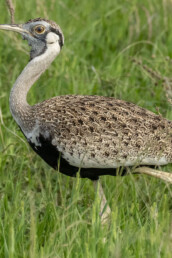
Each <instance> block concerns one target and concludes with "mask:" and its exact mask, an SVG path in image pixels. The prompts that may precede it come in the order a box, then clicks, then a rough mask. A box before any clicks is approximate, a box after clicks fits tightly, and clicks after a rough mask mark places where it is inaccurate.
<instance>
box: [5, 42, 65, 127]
mask: <svg viewBox="0 0 172 258" xmlns="http://www.w3.org/2000/svg"><path fill="white" fill-rule="evenodd" d="M54 45H55V44H54ZM59 52H60V49H59V47H58V46H57V45H56V46H49V47H48V48H47V49H46V51H45V52H44V54H42V55H40V56H37V57H35V58H34V59H33V60H31V61H30V62H29V63H28V64H27V66H26V67H25V68H24V70H23V71H22V73H21V74H20V75H19V77H18V78H17V80H16V82H15V83H14V85H13V88H12V90H11V93H10V110H11V113H12V115H13V117H14V119H15V120H16V122H17V124H18V125H19V126H20V127H21V128H22V127H23V126H24V119H25V113H27V114H28V113H29V112H30V111H31V106H30V105H29V104H28V103H27V93H28V91H29V89H30V88H31V86H32V85H33V84H34V83H35V81H36V80H37V79H38V78H39V77H40V76H41V74H42V73H43V72H44V71H45V70H46V69H47V68H48V67H49V65H50V64H51V62H52V61H53V60H54V58H55V57H56V56H57V55H58V53H59Z"/></svg>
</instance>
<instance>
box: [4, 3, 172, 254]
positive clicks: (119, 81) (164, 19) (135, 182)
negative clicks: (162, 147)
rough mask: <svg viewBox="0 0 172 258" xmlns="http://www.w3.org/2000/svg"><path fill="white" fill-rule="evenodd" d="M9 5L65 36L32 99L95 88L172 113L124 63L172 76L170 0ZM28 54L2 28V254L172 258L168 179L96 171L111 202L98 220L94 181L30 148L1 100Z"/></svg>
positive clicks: (161, 95) (153, 87) (155, 86)
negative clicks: (52, 164)
mask: <svg viewBox="0 0 172 258" xmlns="http://www.w3.org/2000/svg"><path fill="white" fill-rule="evenodd" d="M15 7H16V14H15V17H16V23H17V22H19V23H21V22H25V21H27V20H29V19H31V18H35V17H40V16H41V17H46V18H49V19H52V20H55V21H56V22H58V23H59V24H60V26H61V27H62V29H63V32H64V35H65V46H64V48H63V51H62V53H61V54H60V56H59V57H58V58H57V59H56V60H55V62H54V63H53V65H52V66H51V67H50V68H49V70H48V71H46V72H45V74H44V75H43V76H42V77H41V78H40V80H39V81H38V82H37V83H36V85H35V86H34V87H33V88H32V90H31V91H30V93H29V97H28V100H29V103H30V104H34V103H36V102H39V101H42V100H43V99H47V98H50V97H52V96H55V95H62V94H88V95H92V94H97V95H106V96H114V97H116V98H120V99H124V100H127V101H130V102H133V103H136V104H138V105H140V106H142V107H145V108H147V109H149V110H151V111H153V112H155V113H157V107H158V108H159V112H160V113H161V114H162V115H163V116H165V117H167V118H168V119H172V112H171V107H170V105H169V104H168V102H167V99H166V96H165V92H164V89H163V85H162V82H161V81H159V82H156V81H155V80H153V79H152V78H151V77H150V76H149V75H148V74H147V73H146V72H145V71H144V70H143V69H142V68H141V67H138V66H137V65H136V64H134V63H133V62H132V58H133V57H135V58H137V59H141V60H142V61H143V63H144V64H147V65H148V66H149V67H151V68H152V69H154V70H155V71H158V72H159V73H160V74H162V75H163V76H167V77H171V74H172V60H171V57H172V15H171V13H172V4H171V1H170V0H164V1H160V0H152V1H150V0H130V1H129V0H128V1H127V0H125V1H119V0H106V1H99V0H94V1H79V0H75V1H72V0H65V1H55V0H47V1H45V0H38V1H34V0H29V1H25V3H24V4H23V3H22V1H19V0H16V1H15ZM0 14H1V15H0V23H9V21H10V17H9V14H8V11H7V8H6V5H5V1H1V4H0ZM28 51H29V48H28V46H27V44H26V42H23V41H22V40H21V37H20V36H19V35H16V34H14V33H12V32H2V31H0V114H1V115H0V119H1V120H0V257H10V258H12V257H22V258H23V257H36V258H37V257H70V258H71V257H75V258H76V257H83V258H85V257H88V258H95V257H99V258H100V257H103V258H104V257H125V258H126V257H127V258H129V257H139V258H140V257H164V258H168V257H169V258H170V257H171V253H172V188H171V186H170V185H168V184H165V183H164V182H161V181H160V180H158V179H154V178H150V177H148V176H142V175H135V176H132V175H131V176H127V177H124V178H121V177H116V178H115V177H108V176H106V177H103V178H101V182H102V184H103V187H104V191H105V194H106V197H107V200H108V202H109V205H110V207H111V209H112V216H111V220H110V221H109V224H108V225H106V226H101V223H100V219H99V215H98V211H99V202H98V199H97V198H96V196H95V193H94V190H93V186H92V182H91V181H90V180H87V179H79V178H76V179H72V178H68V177H66V176H64V175H61V174H60V173H58V172H56V171H53V170H52V169H51V168H49V167H48V166H47V165H46V164H45V163H44V162H43V161H42V160H41V159H40V158H39V157H38V156H36V154H35V153H33V151H32V150H31V149H30V148H29V147H28V145H27V143H26V141H25V139H24V137H23V135H22V134H21V132H20V131H19V129H18V127H17V125H16V124H15V122H14V121H13V119H12V117H11V114H10V111H9V104H8V98H9V92H10V88H11V87H12V84H13V83H14V81H15V79H16V78H17V76H18V74H19V73H20V72H21V70H22V69H23V67H24V66H25V65H26V63H27V62H28V55H26V54H27V53H28ZM166 57H169V58H166ZM161 169H163V170H165V171H171V170H172V166H171V165H168V166H165V167H163V168H161Z"/></svg>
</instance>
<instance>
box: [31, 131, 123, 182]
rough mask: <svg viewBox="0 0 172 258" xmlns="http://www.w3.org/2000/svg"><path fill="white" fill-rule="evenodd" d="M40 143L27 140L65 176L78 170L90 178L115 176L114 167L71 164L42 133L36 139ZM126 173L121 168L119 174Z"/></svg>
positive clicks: (48, 162)
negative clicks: (103, 167) (83, 166)
mask: <svg viewBox="0 0 172 258" xmlns="http://www.w3.org/2000/svg"><path fill="white" fill-rule="evenodd" d="M37 140H38V142H39V143H40V146H36V145H35V144H33V143H32V142H31V141H29V140H28V142H29V144H30V146H31V147H32V149H33V150H34V151H35V152H36V153H37V154H38V155H39V156H40V157H41V158H42V159H43V160H44V161H45V162H46V163H47V164H48V165H50V166H51V167H52V168H54V169H56V170H57V169H59V171H60V172H61V173H63V174H65V175H67V176H71V177H76V174H77V173H78V172H79V173H80V177H82V178H89V179H91V180H97V179H98V178H99V176H103V175H111V176H116V175H117V171H116V169H114V168H112V169H110V168H108V169H101V168H78V167H75V166H71V165H70V164H69V163H68V162H67V161H66V160H65V159H64V158H63V157H61V153H60V152H59V151H58V150H57V148H56V147H55V146H54V145H52V143H51V140H50V139H45V138H44V137H43V136H42V135H40V136H39V138H38V139H37ZM125 174H126V170H125V169H123V170H122V172H121V173H120V175H121V176H123V175H125Z"/></svg>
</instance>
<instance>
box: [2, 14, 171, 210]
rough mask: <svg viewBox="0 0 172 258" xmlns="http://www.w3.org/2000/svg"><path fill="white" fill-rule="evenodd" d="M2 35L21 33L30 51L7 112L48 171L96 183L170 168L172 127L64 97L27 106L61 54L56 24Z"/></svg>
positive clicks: (115, 106) (127, 110)
mask: <svg viewBox="0 0 172 258" xmlns="http://www.w3.org/2000/svg"><path fill="white" fill-rule="evenodd" d="M0 29H4V30H10V31H15V32H19V33H20V34H22V36H23V39H25V40H27V41H28V44H29V45H30V46H31V51H30V61H29V63H28V64H27V66H26V67H25V68H24V70H23V71H22V73H21V74H20V75H19V77H18V78H17V80H16V82H15V84H14V86H13V88H12V90H11V94H10V110H11V113H12V115H13V117H14V119H15V121H16V122H17V124H18V125H19V127H20V128H21V130H22V132H23V134H24V135H25V137H26V138H27V141H28V143H29V144H30V145H31V147H32V149H33V150H34V151H35V152H36V153H37V154H38V155H39V156H41V157H42V159H44V161H45V162H47V163H48V164H49V165H50V166H51V167H53V168H54V169H57V167H59V170H60V172H61V173H63V174H66V175H68V176H72V177H74V176H76V173H77V172H78V171H79V173H80V176H81V177H82V178H90V179H92V180H97V179H98V178H99V176H101V175H116V168H119V167H121V166H122V167H129V166H135V167H137V166H138V165H165V164H167V163H170V162H172V122H171V121H169V120H167V119H165V118H163V117H161V116H159V115H156V114H154V113H152V112H150V111H148V110H146V109H143V108H141V107H139V106H136V105H135V104H132V103H129V102H125V101H122V100H118V99H115V98H108V97H102V96H79V95H66V96H58V97H54V98H51V99H49V100H45V101H43V102H42V103H38V104H35V105H33V106H30V105H29V104H28V103H27V100H26V97H27V93H28V91H29V89H30V88H31V86H32V85H33V84H34V82H35V81H36V80H37V79H38V78H39V77H40V75H41V74H42V73H43V72H44V71H45V70H46V69H47V68H48V67H49V65H50V64H51V62H52V61H53V60H54V59H55V57H56V56H57V55H58V54H59V53H60V51H61V49H62V47H63V44H64V37H63V33H62V31H61V29H60V27H59V26H58V25H57V24H56V23H55V22H53V21H49V20H46V19H41V18H37V19H33V20H29V21H28V22H26V23H24V24H20V25H8V24H3V25H0ZM136 171H137V172H140V173H148V174H151V175H153V176H157V177H161V178H162V179H164V180H166V181H169V182H172V177H171V176H172V175H170V174H168V173H165V172H164V174H163V175H162V174H160V176H159V174H157V173H158V172H156V171H154V170H151V169H150V170H146V169H143V168H138V169H136ZM124 173H125V170H123V172H122V174H124ZM101 189H102V188H101V187H100V188H99V190H100V192H101ZM103 201H104V203H105V202H106V199H105V198H104V197H103ZM104 203H103V204H102V205H103V206H104ZM103 206H102V208H103Z"/></svg>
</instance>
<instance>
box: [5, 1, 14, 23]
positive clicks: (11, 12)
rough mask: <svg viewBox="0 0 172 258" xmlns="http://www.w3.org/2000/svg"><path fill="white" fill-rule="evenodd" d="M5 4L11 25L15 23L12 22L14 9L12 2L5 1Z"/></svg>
mask: <svg viewBox="0 0 172 258" xmlns="http://www.w3.org/2000/svg"><path fill="white" fill-rule="evenodd" d="M6 3H7V6H8V10H9V12H10V16H11V24H14V23H15V20H14V14H15V8H14V5H13V2H12V0H6Z"/></svg>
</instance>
